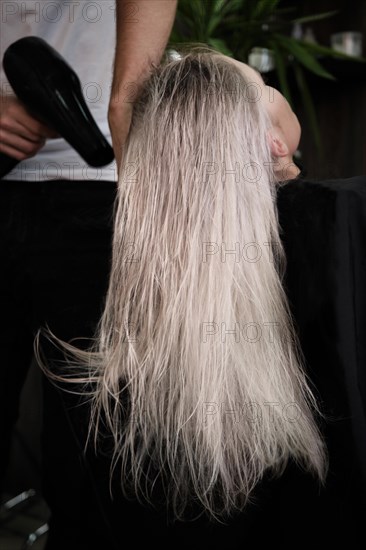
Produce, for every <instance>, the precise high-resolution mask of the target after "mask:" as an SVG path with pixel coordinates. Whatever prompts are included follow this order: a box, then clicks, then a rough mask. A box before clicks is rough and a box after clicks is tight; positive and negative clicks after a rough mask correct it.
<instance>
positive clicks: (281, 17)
mask: <svg viewBox="0 0 366 550" xmlns="http://www.w3.org/2000/svg"><path fill="white" fill-rule="evenodd" d="M282 4H283V2H281V0H179V2H178V9H177V15H176V20H175V24H174V28H173V31H172V34H171V36H170V41H169V42H170V44H171V45H174V44H178V43H187V42H188V43H189V42H195V43H197V42H199V43H204V44H208V45H209V46H211V47H213V48H214V49H215V50H217V51H219V52H222V53H224V54H226V55H229V56H231V57H235V58H236V59H238V60H240V61H243V62H245V63H247V62H248V55H249V52H250V51H251V49H252V48H254V47H260V48H268V49H269V50H271V51H272V52H273V55H274V60H275V70H276V73H277V78H278V82H279V89H280V91H281V92H282V93H283V95H284V96H285V97H286V98H287V99H288V101H289V102H290V104H292V103H293V102H292V94H291V91H290V86H289V74H290V72H291V71H292V73H293V76H294V80H295V83H296V86H297V88H298V90H299V92H300V94H301V99H302V102H303V105H304V108H305V111H306V114H307V117H308V120H309V124H310V127H311V130H312V132H313V137H314V141H315V143H316V145H317V149H318V151H319V153H320V152H321V141H320V135H319V127H318V121H317V116H316V109H315V105H314V101H313V98H312V95H311V92H310V89H309V85H308V80H307V76H308V74H309V72H310V73H314V74H316V75H317V76H319V77H321V78H326V79H331V80H335V78H334V76H333V75H332V74H330V73H329V72H328V71H327V70H326V69H325V68H324V67H323V66H322V63H321V60H322V58H325V57H336V58H342V59H349V60H353V61H355V60H356V61H360V62H364V61H365V59H363V58H359V57H353V56H349V55H346V54H343V53H340V52H337V51H335V50H333V49H332V48H328V47H325V46H321V45H319V44H317V43H313V42H308V41H306V40H303V39H299V38H295V37H294V36H293V34H294V33H293V30H294V28H295V25H296V24H298V25H302V26H303V25H306V26H307V25H309V24H311V23H313V22H315V21H319V20H321V19H326V18H328V17H332V16H333V15H335V14H336V13H338V12H337V11H330V12H325V13H317V14H314V15H310V16H306V17H300V16H298V11H299V10H298V6H296V5H295V6H294V7H290V8H289V7H282Z"/></svg>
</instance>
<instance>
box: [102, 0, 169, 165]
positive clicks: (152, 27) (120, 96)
mask: <svg viewBox="0 0 366 550" xmlns="http://www.w3.org/2000/svg"><path fill="white" fill-rule="evenodd" d="M116 8H117V10H116V24H117V42H116V53H115V61H114V72H113V83H112V89H111V96H110V102H109V111H108V121H109V126H110V130H111V135H112V143H113V149H114V153H115V156H116V162H117V166H118V167H119V166H120V163H121V159H122V153H123V144H124V142H125V140H126V137H127V135H128V130H129V127H130V123H131V116H132V110H133V102H134V98H136V96H137V94H138V91H139V87H140V86H141V84H142V83H143V82H144V80H145V79H146V78H147V77H148V75H149V71H150V69H151V66H152V65H153V64H158V63H159V61H160V59H161V57H162V55H163V53H164V49H165V47H166V45H167V42H168V39H169V36H170V32H171V29H172V26H173V23H174V19H175V14H176V9H177V0H134V1H125V0H117V2H116Z"/></svg>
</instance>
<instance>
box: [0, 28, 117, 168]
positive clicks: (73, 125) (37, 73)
mask: <svg viewBox="0 0 366 550" xmlns="http://www.w3.org/2000/svg"><path fill="white" fill-rule="evenodd" d="M3 67H4V71H5V74H6V76H7V78H8V80H9V83H10V85H11V86H12V88H13V90H14V92H15V94H16V96H17V97H18V99H19V100H20V101H22V102H23V103H24V104H25V106H26V107H27V110H28V111H29V113H30V114H31V115H32V116H34V118H37V119H38V120H39V121H40V122H43V123H44V124H45V125H46V126H48V127H49V128H52V129H53V130H55V131H56V132H57V133H58V134H59V135H60V136H62V137H63V138H64V139H65V140H66V141H67V142H68V143H69V144H70V145H71V146H72V147H73V148H74V149H75V150H76V151H77V152H78V153H79V155H80V156H81V157H82V158H83V159H84V160H85V162H86V163H87V164H89V165H90V166H94V167H100V166H106V165H107V164H110V163H111V162H112V161H113V159H114V153H113V149H112V147H111V146H110V144H109V143H108V142H107V140H106V139H105V137H104V136H103V134H102V133H101V131H100V130H99V128H98V126H97V124H96V122H95V120H94V118H93V116H92V114H91V113H90V111H89V109H88V107H87V105H86V103H85V100H84V97H83V94H82V90H81V84H80V80H79V78H78V76H77V74H76V73H75V71H73V69H72V68H71V67H70V65H68V63H67V62H66V61H65V59H64V58H63V57H62V56H61V55H60V54H59V53H58V52H57V51H56V50H55V49H54V48H52V47H51V46H50V45H49V44H47V42H46V41H45V40H43V39H42V38H38V37H36V36H28V37H26V38H21V39H20V40H17V41H16V42H14V43H13V44H11V45H10V46H9V47H8V48H7V50H6V51H5V54H4V58H3ZM18 162H19V161H18V160H16V159H14V158H12V157H10V156H8V155H5V154H4V153H0V178H2V177H3V176H5V175H6V174H7V173H8V172H10V171H11V170H12V169H13V168H14V167H15V166H16V165H17V164H18Z"/></svg>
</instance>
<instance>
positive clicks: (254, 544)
mask: <svg viewBox="0 0 366 550" xmlns="http://www.w3.org/2000/svg"><path fill="white" fill-rule="evenodd" d="M278 210H279V222H280V226H281V238H282V239H283V243H284V246H285V251H286V256H287V271H286V279H285V286H286V291H287V294H288V297H289V301H290V305H291V308H292V311H293V314H294V318H295V324H296V328H297V330H298V333H299V337H300V342H301V345H302V349H303V352H304V355H305V359H306V367H307V372H308V375H309V377H310V380H311V382H312V384H313V386H314V391H315V392H316V395H317V397H318V400H319V403H320V406H321V408H322V411H323V413H324V415H325V418H324V419H323V420H322V421H321V422H320V427H321V430H322V432H323V435H324V437H325V441H326V444H327V447H328V452H329V473H328V477H327V480H326V483H325V485H324V486H323V487H321V486H320V485H319V483H318V482H317V481H316V480H314V479H313V478H312V477H311V476H310V475H309V474H306V473H304V472H302V471H301V470H300V469H299V468H298V467H297V466H296V465H294V464H290V465H289V467H288V468H287V469H286V471H285V473H284V474H283V476H281V477H280V478H279V479H270V478H269V477H268V478H267V479H265V480H263V482H262V483H261V484H260V485H259V486H258V488H257V490H256V491H255V495H254V498H255V501H254V502H253V503H252V504H251V505H249V506H248V508H247V509H246V510H245V512H243V513H241V514H240V515H239V516H238V517H236V518H233V519H232V520H231V521H230V522H229V524H228V525H218V524H216V525H215V524H212V523H209V522H208V521H207V520H205V519H203V518H201V519H200V520H198V521H195V522H191V523H185V524H183V523H179V522H178V523H175V524H174V525H172V526H170V527H167V526H166V523H165V520H164V519H163V518H162V517H161V516H159V514H157V513H155V512H153V511H152V510H151V509H149V508H145V507H143V506H141V505H139V504H137V503H134V502H127V501H125V500H124V499H123V498H122V497H121V496H120V495H119V492H118V490H116V489H115V490H114V497H115V501H114V504H113V505H109V504H107V501H108V498H107V494H103V493H105V487H106V486H107V485H108V479H107V478H106V479H104V480H103V479H102V478H100V479H99V480H98V482H99V497H100V499H101V501H102V502H103V500H104V505H103V511H104V516H105V520H106V521H107V522H108V523H109V526H110V531H109V532H110V533H111V534H113V537H114V538H115V543H116V548H132V547H133V548H140V547H141V548H142V547H146V546H143V540H145V539H146V540H147V541H148V544H149V547H152V546H154V545H156V548H181V547H186V548H187V549H188V550H191V549H193V548H197V549H200V550H203V549H206V548H207V549H210V550H211V549H212V548H222V549H225V550H227V549H228V550H231V549H247V548H248V549H249V548H253V549H254V548H282V549H283V548H298V547H299V546H301V547H309V548H310V547H313V546H314V545H315V546H319V545H320V544H321V545H323V547H324V548H343V547H345V546H344V545H345V544H346V547H348V548H352V549H353V550H354V549H358V548H363V547H364V544H365V538H366V537H365V533H366V513H365V493H366V412H365V408H366V391H365V388H366V384H365V378H366V177H363V176H362V177H354V178H350V179H345V180H338V181H335V180H334V181H331V180H330V181H323V182H316V181H306V180H304V179H297V180H293V181H291V182H288V183H287V184H285V185H283V186H281V187H280V188H279V191H278ZM129 537H130V539H131V541H133V544H132V545H129V544H128V543H127V542H126V541H127V539H128V538H129ZM126 544H127V545H126Z"/></svg>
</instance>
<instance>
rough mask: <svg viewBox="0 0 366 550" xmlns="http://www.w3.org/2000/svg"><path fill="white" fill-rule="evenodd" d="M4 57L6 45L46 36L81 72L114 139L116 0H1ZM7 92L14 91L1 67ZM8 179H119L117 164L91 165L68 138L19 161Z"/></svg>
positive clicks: (98, 117)
mask: <svg viewBox="0 0 366 550" xmlns="http://www.w3.org/2000/svg"><path fill="white" fill-rule="evenodd" d="M0 7H1V33H0V54H1V59H2V57H3V55H4V52H5V50H6V48H7V47H8V46H9V45H10V44H12V43H13V42H15V41H16V40H18V39H19V38H23V37H25V36H38V37H40V38H43V39H44V40H46V42H48V44H50V46H52V47H53V48H55V49H56V50H57V51H58V52H59V53H60V54H61V55H62V56H63V57H64V58H65V60H66V61H67V62H68V63H69V65H70V66H71V67H72V68H73V69H74V71H75V72H76V74H77V75H78V77H79V79H80V81H81V86H82V90H83V95H84V98H85V101H86V104H87V105H88V107H89V109H90V111H91V113H92V115H93V117H94V119H95V121H96V123H97V125H98V126H99V128H100V130H101V132H102V133H103V135H104V136H105V137H106V139H107V141H108V142H109V143H112V140H111V135H110V130H109V126H108V119H107V113H108V103H109V97H110V88H111V83H112V74H113V60H114V52H115V40H116V29H115V24H116V23H115V0H99V1H98V2H92V1H90V0H53V1H48V0H27V1H24V0H21V1H19V0H13V1H8V0H0ZM0 86H1V90H0V91H1V93H2V94H9V93H13V92H12V89H11V87H10V84H9V83H8V81H7V79H6V76H5V74H4V70H3V69H2V67H1V69H0ZM4 179H7V180H21V181H42V180H52V179H53V180H54V179H69V180H101V181H103V180H107V181H117V170H116V165H115V162H113V163H111V164H109V165H108V166H105V167H102V168H92V167H91V166H89V165H88V164H86V163H85V161H84V160H83V159H82V158H81V157H80V155H79V154H78V153H77V152H76V151H75V150H74V149H73V148H72V147H71V146H70V145H69V144H68V143H67V142H66V141H65V140H64V139H63V138H57V139H48V140H47V142H46V144H45V146H44V147H43V148H42V149H41V150H40V151H39V152H38V154H37V155H36V156H34V157H32V158H30V159H26V160H24V161H22V162H21V163H19V164H18V165H17V166H16V167H15V168H14V170H12V172H10V173H9V174H7V176H5V178H4Z"/></svg>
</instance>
